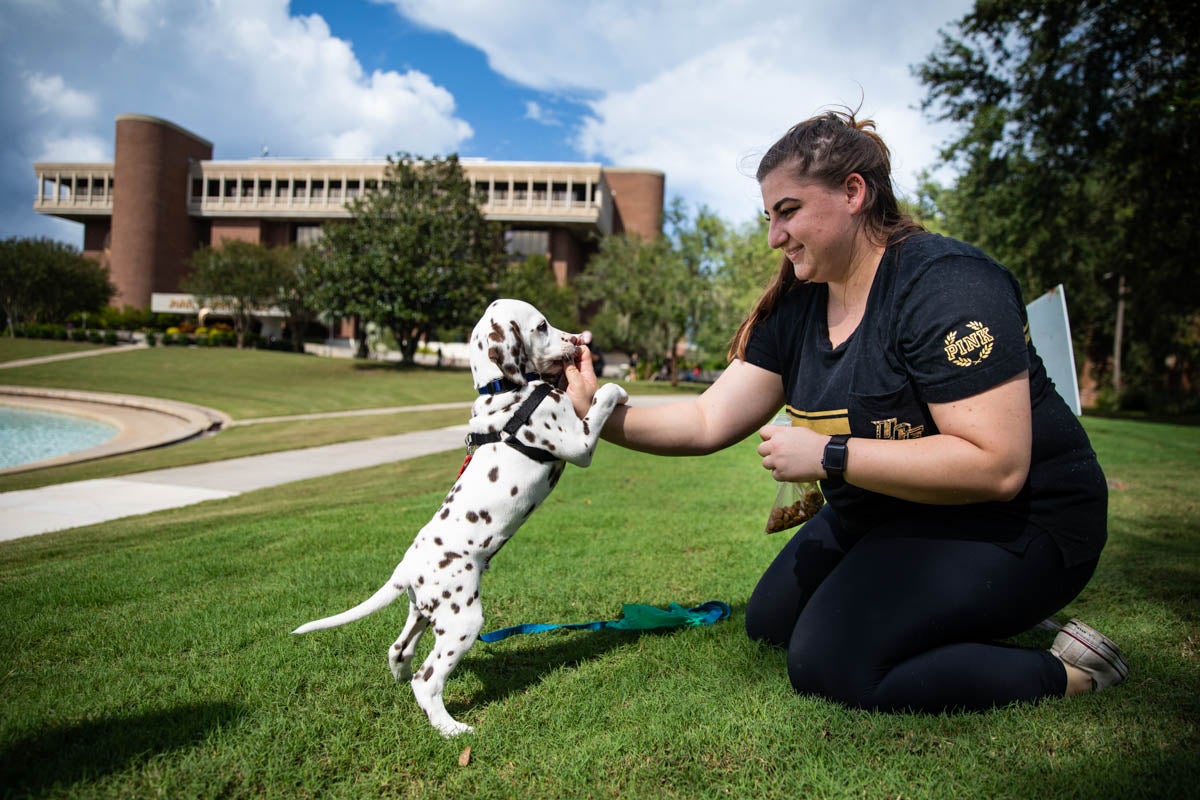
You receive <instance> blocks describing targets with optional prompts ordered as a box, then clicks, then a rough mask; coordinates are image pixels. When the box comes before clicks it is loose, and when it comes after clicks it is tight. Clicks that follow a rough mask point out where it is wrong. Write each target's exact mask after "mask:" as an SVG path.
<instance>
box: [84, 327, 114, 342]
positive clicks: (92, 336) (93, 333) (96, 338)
mask: <svg viewBox="0 0 1200 800" xmlns="http://www.w3.org/2000/svg"><path fill="white" fill-rule="evenodd" d="M87 340H88V341H89V342H91V343H92V344H100V343H101V342H103V341H104V334H102V333H100V331H98V330H95V329H92V330H90V331H88V332H87ZM113 340H114V341H113V344H116V341H115V340H116V334H113Z"/></svg>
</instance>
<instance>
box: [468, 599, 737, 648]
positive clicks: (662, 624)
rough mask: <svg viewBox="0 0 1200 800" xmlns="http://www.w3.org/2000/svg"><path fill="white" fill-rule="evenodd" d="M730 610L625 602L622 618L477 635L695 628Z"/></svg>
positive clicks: (496, 637) (712, 604) (713, 605)
mask: <svg viewBox="0 0 1200 800" xmlns="http://www.w3.org/2000/svg"><path fill="white" fill-rule="evenodd" d="M731 613H732V610H731V609H730V608H729V605H728V604H727V603H723V602H721V601H720V600H709V601H708V602H707V603H701V604H700V605H698V606H695V607H693V608H684V607H683V606H681V605H679V604H678V603H671V604H670V605H669V606H668V607H667V608H665V609H663V608H657V607H655V606H648V605H642V604H641V603H625V604H624V605H622V606H621V618H620V619H614V620H604V621H600V622H567V623H561V624H554V623H547V622H529V623H526V624H524V625H514V626H512V627H511V628H501V629H500V630H495V631H491V632H489V633H484V634H480V636H479V639H480V641H484V642H498V641H500V640H501V639H507V638H508V637H510V636H516V635H517V634H521V633H543V632H545V631H553V630H558V629H563V630H572V631H599V630H605V629H609V630H622V631H643V630H654V629H657V628H680V627H689V628H696V627H700V626H707V625H712V624H713V623H714V622H719V621H720V620H723V619H726V618H727V617H729V615H730V614H731Z"/></svg>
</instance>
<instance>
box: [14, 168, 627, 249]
mask: <svg viewBox="0 0 1200 800" xmlns="http://www.w3.org/2000/svg"><path fill="white" fill-rule="evenodd" d="M462 165H463V171H464V173H465V174H466V177H467V179H468V180H469V181H471V184H472V186H473V187H474V191H475V194H476V197H477V198H478V199H479V205H480V210H482V211H483V213H484V215H485V216H487V217H488V218H489V219H492V220H495V221H497V222H510V223H520V222H528V223H557V224H570V225H580V226H583V227H586V228H590V229H592V230H594V231H595V232H596V233H599V234H609V233H611V232H612V229H613V199H612V191H611V189H610V188H609V186H608V182H607V181H606V180H605V178H604V174H603V171H602V169H601V167H600V166H599V165H598V164H571V163H561V164H560V163H525V162H490V161H484V160H471V159H467V160H464V161H463V162H462ZM386 168H387V162H385V161H347V162H338V161H274V160H269V159H263V160H248V161H201V162H196V163H194V164H193V165H192V167H191V169H190V171H189V176H188V184H189V185H188V192H187V198H188V200H187V203H188V206H187V208H188V213H189V214H190V215H192V216H196V217H250V218H253V217H258V218H264V219H271V218H275V219H338V218H349V217H350V211H349V209H348V208H347V204H348V203H349V202H351V201H352V200H354V199H355V198H357V197H361V196H362V195H363V194H364V193H366V192H367V191H369V190H370V189H371V188H372V187H376V186H378V185H380V183H382V182H383V181H384V179H385V177H386V175H385V173H386ZM34 171H35V172H36V174H37V194H36V196H35V199H34V210H35V211H37V212H39V213H43V214H50V215H55V216H63V217H68V218H71V217H85V216H90V215H97V216H99V215H106V214H107V215H111V214H112V208H113V201H112V195H113V165H112V164H72V163H39V164H35V165H34Z"/></svg>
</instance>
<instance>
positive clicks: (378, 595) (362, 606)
mask: <svg viewBox="0 0 1200 800" xmlns="http://www.w3.org/2000/svg"><path fill="white" fill-rule="evenodd" d="M396 572H397V573H399V572H400V570H399V569H397V570H396ZM406 591H408V587H407V586H406V585H405V584H403V583H401V582H400V580H399V579H398V576H397V575H392V577H391V579H390V580H389V581H388V582H387V583H385V584H384V585H383V586H380V587H379V591H377V592H375V594H373V595H371V596H370V597H368V598H367V599H366V600H364V601H362V602H361V603H359V604H358V605H356V606H355V607H354V608H352V609H350V610H349V611H343V612H342V613H341V614H335V615H334V616H332V617H326V618H325V619H318V620H316V621H314V622H307V623H305V624H304V625H301V626H300V627H299V628H296V630H294V631H292V633H308V632H309V631H319V630H324V629H325V628H337V627H339V626H341V625H346V624H348V623H351V622H354V621H355V620H360V619H362V618H363V617H366V616H370V615H371V614H374V613H375V612H376V611H379V610H380V609H383V608H387V607H388V606H390V605H391V604H392V603H393V602H395V600H396V598H397V597H399V596H400V595H402V594H404V593H405V592H406Z"/></svg>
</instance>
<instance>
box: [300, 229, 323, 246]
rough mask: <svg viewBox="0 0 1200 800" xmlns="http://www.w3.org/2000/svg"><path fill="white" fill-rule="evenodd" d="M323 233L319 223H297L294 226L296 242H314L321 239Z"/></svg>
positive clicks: (302, 243) (303, 243) (301, 243)
mask: <svg viewBox="0 0 1200 800" xmlns="http://www.w3.org/2000/svg"><path fill="white" fill-rule="evenodd" d="M322 236H324V233H323V232H322V230H321V226H320V225H297V226H296V244H300V245H305V244H315V243H316V242H319V241H321V237H322Z"/></svg>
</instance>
